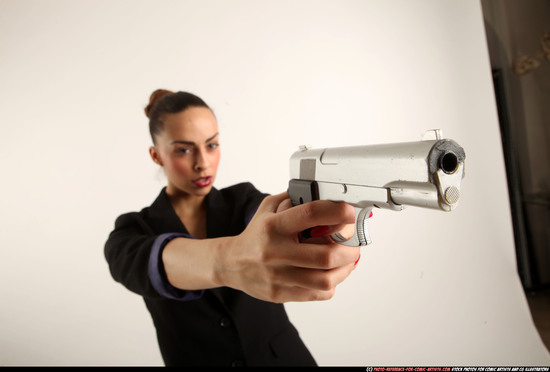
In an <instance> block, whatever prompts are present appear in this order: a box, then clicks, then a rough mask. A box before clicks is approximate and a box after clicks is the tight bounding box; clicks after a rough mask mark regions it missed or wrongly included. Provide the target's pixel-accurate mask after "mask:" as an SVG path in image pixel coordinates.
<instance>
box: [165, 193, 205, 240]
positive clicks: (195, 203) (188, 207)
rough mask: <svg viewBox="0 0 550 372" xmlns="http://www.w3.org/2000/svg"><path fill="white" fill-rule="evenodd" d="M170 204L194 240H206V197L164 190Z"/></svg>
mask: <svg viewBox="0 0 550 372" xmlns="http://www.w3.org/2000/svg"><path fill="white" fill-rule="evenodd" d="M166 195H168V199H169V200H170V204H172V207H173V208H174V211H175V212H176V214H177V215H178V217H179V218H180V220H181V222H182V223H183V225H184V226H185V228H186V229H187V231H188V232H189V234H191V236H193V237H194V238H199V239H202V238H206V203H205V199H206V196H197V195H189V194H186V193H181V192H177V191H176V192H174V191H173V190H170V189H169V188H167V189H166Z"/></svg>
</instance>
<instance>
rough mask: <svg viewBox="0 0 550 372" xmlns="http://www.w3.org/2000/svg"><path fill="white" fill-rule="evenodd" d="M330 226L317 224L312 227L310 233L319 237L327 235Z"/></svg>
mask: <svg viewBox="0 0 550 372" xmlns="http://www.w3.org/2000/svg"><path fill="white" fill-rule="evenodd" d="M329 231H330V227H328V226H316V227H314V228H313V229H311V232H310V235H311V237H312V238H318V237H320V236H325V235H327V234H328V233H329Z"/></svg>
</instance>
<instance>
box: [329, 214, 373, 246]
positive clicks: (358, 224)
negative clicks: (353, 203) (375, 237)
mask: <svg viewBox="0 0 550 372" xmlns="http://www.w3.org/2000/svg"><path fill="white" fill-rule="evenodd" d="M372 209H373V207H366V208H355V232H354V233H353V236H352V237H351V238H350V239H347V240H346V238H345V237H343V236H342V235H340V233H336V234H332V235H331V238H332V239H333V240H334V241H335V242H337V243H340V244H343V245H347V246H350V247H361V246H364V245H367V244H370V243H371V242H372V241H371V239H370V235H369V226H368V220H369V216H370V214H371V212H372Z"/></svg>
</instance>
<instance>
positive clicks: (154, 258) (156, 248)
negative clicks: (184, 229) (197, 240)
mask: <svg viewBox="0 0 550 372" xmlns="http://www.w3.org/2000/svg"><path fill="white" fill-rule="evenodd" d="M182 237H183V238H189V239H193V238H192V237H191V236H189V235H187V234H183V233H167V234H162V235H159V236H158V237H157V238H156V239H155V242H154V243H153V248H152V249H151V254H150V256H149V280H150V281H151V284H152V286H153V288H154V289H155V290H156V291H157V293H158V294H160V295H161V296H163V297H165V298H168V299H171V300H177V301H190V300H196V299H199V298H201V297H202V295H203V293H204V290H197V291H186V290H182V289H178V288H176V287H174V286H172V285H171V284H170V283H168V279H167V278H166V273H165V272H164V265H163V263H162V251H163V249H164V247H165V246H166V244H168V242H169V241H170V240H172V239H174V238H182Z"/></svg>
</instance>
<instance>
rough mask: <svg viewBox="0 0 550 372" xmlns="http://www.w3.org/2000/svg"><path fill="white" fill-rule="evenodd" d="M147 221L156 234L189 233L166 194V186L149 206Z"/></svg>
mask: <svg viewBox="0 0 550 372" xmlns="http://www.w3.org/2000/svg"><path fill="white" fill-rule="evenodd" d="M149 221H150V224H151V227H152V228H153V230H154V231H155V233H157V234H163V233H171V232H181V233H184V234H189V232H188V231H187V229H186V228H185V226H184V225H183V223H182V222H181V220H180V218H179V217H178V215H177V214H176V211H175V210H174V208H173V207H172V204H170V199H168V195H166V187H165V188H163V189H162V191H161V192H160V194H159V196H158V197H157V198H156V200H155V201H154V202H153V204H151V206H150V207H149Z"/></svg>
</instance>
